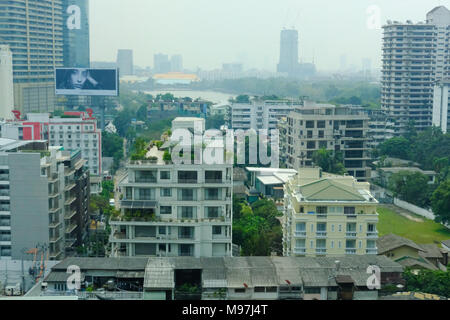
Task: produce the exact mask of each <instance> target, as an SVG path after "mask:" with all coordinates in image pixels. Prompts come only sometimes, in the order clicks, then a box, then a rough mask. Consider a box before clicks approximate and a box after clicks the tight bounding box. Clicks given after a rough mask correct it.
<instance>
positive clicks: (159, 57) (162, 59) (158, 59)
mask: <svg viewBox="0 0 450 320" xmlns="http://www.w3.org/2000/svg"><path fill="white" fill-rule="evenodd" d="M170 70H171V65H170V61H169V56H168V55H167V54H161V53H158V54H155V55H154V56H153V73H168V72H170Z"/></svg>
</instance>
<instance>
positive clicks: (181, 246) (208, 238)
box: [110, 118, 233, 257]
mask: <svg viewBox="0 0 450 320" xmlns="http://www.w3.org/2000/svg"><path fill="white" fill-rule="evenodd" d="M184 120H185V121H184ZM194 120H196V121H200V122H201V123H199V124H198V126H197V125H194V123H196V121H194ZM183 122H184V123H183ZM194 126H195V127H197V128H204V119H199V118H198V119H192V118H187V119H183V118H177V119H175V120H174V121H173V127H174V128H175V127H176V128H186V129H187V128H188V127H189V129H193V128H194ZM174 128H172V131H174ZM166 151H168V150H166ZM163 156H164V151H162V150H158V149H157V147H153V149H151V150H150V151H149V153H148V154H147V158H148V159H147V160H137V161H131V162H130V163H129V164H128V165H127V169H128V174H127V175H126V176H125V178H124V179H123V180H122V181H121V182H120V190H121V193H122V195H121V201H120V211H121V215H120V216H119V217H116V218H113V219H112V220H111V222H110V224H111V236H110V243H111V245H112V251H111V255H112V256H113V257H118V256H169V257H171V256H193V257H224V256H231V255H232V254H231V253H232V241H231V235H232V206H233V202H232V190H233V182H232V178H233V165H232V164H217V165H207V164H191V165H188V164H185V165H184V164H183V165H177V164H174V163H173V162H172V161H169V160H167V158H165V159H166V160H163Z"/></svg>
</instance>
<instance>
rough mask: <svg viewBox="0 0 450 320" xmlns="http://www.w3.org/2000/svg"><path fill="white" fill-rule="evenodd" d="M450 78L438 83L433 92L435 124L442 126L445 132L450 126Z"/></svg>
mask: <svg viewBox="0 0 450 320" xmlns="http://www.w3.org/2000/svg"><path fill="white" fill-rule="evenodd" d="M449 94H450V79H449V80H448V81H445V82H440V83H437V84H436V85H435V87H434V94H433V126H436V127H440V128H441V129H442V131H443V132H444V133H447V132H448V131H449V128H450V100H449Z"/></svg>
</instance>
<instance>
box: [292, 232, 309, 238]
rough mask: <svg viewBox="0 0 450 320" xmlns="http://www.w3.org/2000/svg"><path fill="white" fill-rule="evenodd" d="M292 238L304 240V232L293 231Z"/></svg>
mask: <svg viewBox="0 0 450 320" xmlns="http://www.w3.org/2000/svg"><path fill="white" fill-rule="evenodd" d="M294 237H296V238H306V231H295V232H294Z"/></svg>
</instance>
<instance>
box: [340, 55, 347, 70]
mask: <svg viewBox="0 0 450 320" xmlns="http://www.w3.org/2000/svg"><path fill="white" fill-rule="evenodd" d="M340 70H341V71H345V70H347V55H346V54H342V55H341V57H340Z"/></svg>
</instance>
